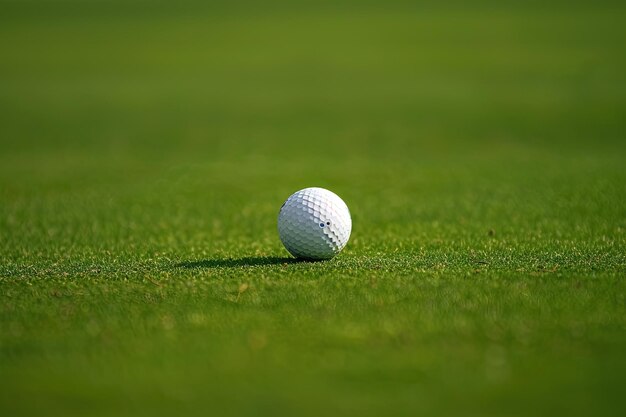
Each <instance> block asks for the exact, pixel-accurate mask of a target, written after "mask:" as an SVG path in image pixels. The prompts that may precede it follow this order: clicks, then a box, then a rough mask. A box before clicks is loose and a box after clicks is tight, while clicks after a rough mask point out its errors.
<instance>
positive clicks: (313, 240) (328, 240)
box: [278, 187, 352, 259]
mask: <svg viewBox="0 0 626 417" xmlns="http://www.w3.org/2000/svg"><path fill="white" fill-rule="evenodd" d="M351 231H352V219H351V217H350V210H348V206H347V205H346V203H344V202H343V200H342V199H341V198H339V196H338V195H337V194H335V193H333V192H331V191H328V190H326V189H324V188H317V187H312V188H305V189H304V190H300V191H297V192H295V193H294V194H292V195H291V196H290V197H289V198H288V199H287V201H285V203H284V204H283V206H282V207H281V208H280V213H279V214H278V235H279V236H280V240H281V241H282V242H283V245H285V248H286V249H287V250H288V251H289V253H291V254H292V255H293V256H295V257H296V258H303V259H330V258H332V257H333V256H335V255H337V254H338V253H339V252H341V250H342V249H343V248H344V247H345V246H346V243H348V239H349V238H350V232H351Z"/></svg>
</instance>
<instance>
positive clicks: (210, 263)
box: [175, 256, 311, 269]
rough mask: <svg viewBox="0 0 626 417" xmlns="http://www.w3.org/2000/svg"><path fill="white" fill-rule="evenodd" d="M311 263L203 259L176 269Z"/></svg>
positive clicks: (256, 258) (272, 258)
mask: <svg viewBox="0 0 626 417" xmlns="http://www.w3.org/2000/svg"><path fill="white" fill-rule="evenodd" d="M305 262H311V261H307V260H302V259H295V258H287V257H280V256H248V257H244V258H236V259H233V258H228V259H202V260H199V261H185V262H180V263H178V264H176V265H175V267H176V268H187V269H198V268H240V267H250V266H267V265H287V264H297V263H305Z"/></svg>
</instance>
